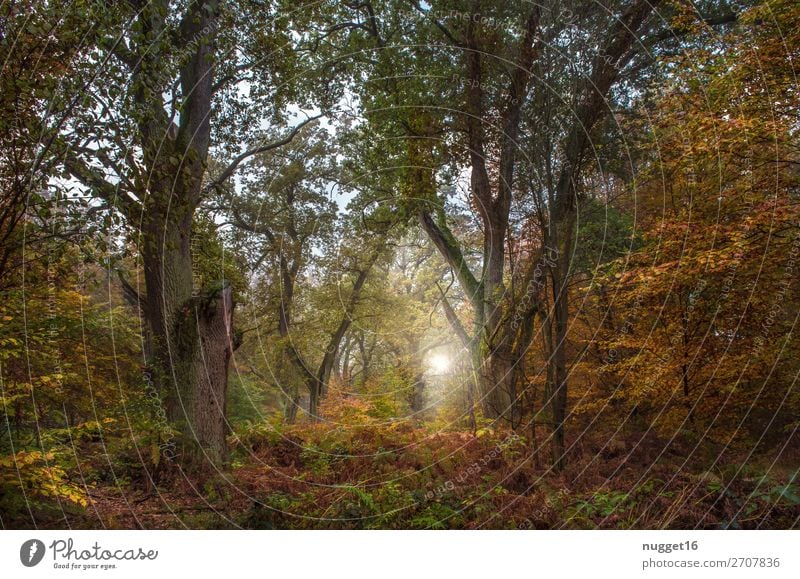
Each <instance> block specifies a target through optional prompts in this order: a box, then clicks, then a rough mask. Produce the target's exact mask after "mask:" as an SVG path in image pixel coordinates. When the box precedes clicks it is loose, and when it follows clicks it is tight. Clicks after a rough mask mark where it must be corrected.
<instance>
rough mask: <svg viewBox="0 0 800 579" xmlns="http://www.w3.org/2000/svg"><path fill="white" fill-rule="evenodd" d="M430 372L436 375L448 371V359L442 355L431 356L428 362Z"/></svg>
mask: <svg viewBox="0 0 800 579" xmlns="http://www.w3.org/2000/svg"><path fill="white" fill-rule="evenodd" d="M430 365H431V370H433V371H434V372H436V373H437V374H444V373H445V372H447V371H448V370H449V369H450V358H448V357H447V356H444V355H442V354H438V355H436V356H433V357H432V358H431V360H430Z"/></svg>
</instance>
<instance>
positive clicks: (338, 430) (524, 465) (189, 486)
mask: <svg viewBox="0 0 800 579" xmlns="http://www.w3.org/2000/svg"><path fill="white" fill-rule="evenodd" d="M349 410H352V408H350V409H349ZM341 412H342V408H341V407H340V408H339V409H338V414H337V416H336V418H337V420H336V421H328V422H326V421H323V422H320V423H307V422H306V423H298V424H296V425H291V426H287V427H284V428H282V429H281V430H280V431H279V430H277V429H273V428H271V427H267V426H264V427H260V428H255V429H251V430H250V431H249V432H248V433H247V435H243V436H240V437H238V438H237V439H235V440H234V441H233V442H234V446H235V448H234V451H233V459H232V464H231V468H230V469H229V470H228V471H227V472H224V473H219V474H217V475H216V476H214V477H211V478H209V479H208V480H207V481H206V482H205V483H204V484H203V485H202V487H197V486H196V485H195V484H194V483H193V482H192V481H191V480H190V479H188V478H183V479H181V478H180V477H178V479H177V480H173V482H171V483H170V484H165V485H159V486H158V487H157V488H155V487H151V488H152V490H150V491H149V492H145V491H143V490H141V489H143V488H144V487H145V486H146V485H145V481H144V479H143V480H136V479H135V478H134V479H130V480H126V481H125V482H124V483H118V484H98V485H95V486H93V487H92V488H91V489H90V492H89V494H90V500H89V504H88V506H87V507H86V509H85V510H83V511H82V512H79V513H74V514H70V515H68V516H67V521H66V522H67V523H68V524H69V526H70V527H73V528H87V527H89V528H98V527H100V528H103V527H106V528H179V529H180V528H255V529H284V528H316V529H318V528H323V529H386V528H411V529H450V528H459V529H460V528H469V529H482V528H493V529H494V528H499V529H557V528H580V529H584V528H681V529H685V528H710V529H715V528H793V527H796V526H797V525H798V517H800V497H799V496H798V494H800V490H798V486H800V485H798V482H800V477H798V466H799V465H800V449H798V448H797V447H796V446H797V445H795V447H794V448H792V449H791V450H788V451H787V450H786V449H787V448H791V446H786V447H784V450H783V452H780V453H777V452H773V453H772V454H770V453H767V452H763V453H759V454H758V455H757V458H756V457H754V456H748V454H747V453H741V452H738V453H737V452H736V451H735V450H726V451H722V452H720V451H719V450H716V451H715V452H712V451H710V450H708V448H703V447H699V446H697V445H696V444H693V443H690V442H688V441H685V440H679V439H672V440H664V439H660V438H658V437H657V436H655V435H653V434H652V433H651V434H647V435H642V434H638V435H632V434H627V435H626V437H625V438H624V439H619V438H614V439H611V440H609V437H605V438H602V437H600V436H597V437H596V438H591V437H585V436H584V437H581V438H580V439H573V440H572V441H571V450H570V454H569V460H568V462H567V466H566V468H565V469H564V470H563V471H562V472H555V471H553V470H552V469H550V468H549V467H548V462H549V461H548V460H547V457H546V456H544V453H545V451H547V453H548V457H549V448H548V447H547V445H546V444H544V445H542V447H541V448H542V454H543V456H542V457H541V458H540V460H539V461H538V464H537V461H536V460H534V459H533V458H532V457H531V443H530V440H529V439H528V438H526V437H525V436H524V434H523V433H521V432H519V433H513V432H511V431H510V430H492V429H488V428H486V429H481V430H478V431H477V432H474V433H473V432H471V431H452V430H442V429H433V428H431V426H430V425H421V424H413V423H411V422H409V421H391V420H390V421H386V420H378V419H370V418H368V417H367V418H365V415H363V414H358V413H352V412H351V413H350V414H349V418H350V420H349V422H348V424H349V425H348V426H347V427H346V428H345V427H343V426H337V425H336V424H337V423H338V424H342V422H341V419H342V418H343V417H342V416H341ZM344 412H345V414H347V413H348V409H347V408H345V411H344ZM354 421H355V424H354V423H353V422H354ZM527 434H530V433H527ZM538 437H539V438H540V440H543V439H545V438H546V433H545V432H544V430H542V431H541V432H540V433H539V436H538ZM778 455H779V456H780V460H779V461H778V460H775V456H778ZM59 526H62V527H63V526H64V521H63V520H62V521H61V525H59Z"/></svg>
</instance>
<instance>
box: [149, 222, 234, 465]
mask: <svg viewBox="0 0 800 579" xmlns="http://www.w3.org/2000/svg"><path fill="white" fill-rule="evenodd" d="M143 232H144V234H145V240H144V243H143V250H142V258H143V265H144V274H145V284H146V286H147V308H146V314H147V317H148V322H149V326H150V328H149V329H150V332H151V334H152V342H153V349H152V354H153V355H152V358H151V360H150V364H151V366H152V369H153V377H154V381H155V383H156V384H157V385H158V387H159V389H160V391H161V393H162V395H163V397H164V400H165V407H166V415H167V419H168V421H169V422H170V424H171V425H172V427H173V428H174V429H175V430H177V431H178V433H179V434H178V436H179V440H177V441H172V442H175V447H176V448H177V450H178V453H179V454H180V457H181V458H180V461H181V465H182V466H183V467H184V468H189V469H193V470H194V469H197V470H202V469H204V468H205V466H207V464H208V463H211V464H214V465H217V466H220V467H221V466H223V465H224V463H225V460H226V458H227V445H226V442H225V435H226V422H225V397H226V394H227V388H228V364H229V362H230V357H231V354H232V352H233V333H232V332H233V331H232V328H233V300H232V294H231V289H230V287H221V288H219V289H217V290H212V291H207V292H205V293H203V294H200V295H194V294H193V289H192V255H191V217H190V213H188V212H187V213H186V215H185V216H184V218H183V219H181V220H180V221H179V222H177V223H167V224H161V223H152V222H151V223H148V224H146V225H145V227H144V228H143ZM170 446H172V445H170Z"/></svg>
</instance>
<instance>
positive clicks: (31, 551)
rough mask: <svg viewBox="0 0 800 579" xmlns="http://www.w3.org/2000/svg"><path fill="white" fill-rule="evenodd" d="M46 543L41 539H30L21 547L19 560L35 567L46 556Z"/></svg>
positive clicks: (27, 565)
mask: <svg viewBox="0 0 800 579" xmlns="http://www.w3.org/2000/svg"><path fill="white" fill-rule="evenodd" d="M44 551H45V548H44V543H42V542H41V541H40V540H39V539H29V540H27V541H25V542H24V543H22V547H20V548H19V560H20V561H22V564H23V565H25V566H26V567H35V566H36V565H38V564H39V563H40V562H41V560H42V558H43V557H44Z"/></svg>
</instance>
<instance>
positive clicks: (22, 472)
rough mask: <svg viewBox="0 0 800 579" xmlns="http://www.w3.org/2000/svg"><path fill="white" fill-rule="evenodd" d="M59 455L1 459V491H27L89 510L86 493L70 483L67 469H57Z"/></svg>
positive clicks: (26, 453)
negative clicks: (20, 489)
mask: <svg viewBox="0 0 800 579" xmlns="http://www.w3.org/2000/svg"><path fill="white" fill-rule="evenodd" d="M55 463H57V460H56V457H55V454H54V453H52V452H42V451H39V450H31V451H29V450H21V451H19V452H17V453H16V454H13V455H6V456H0V467H2V469H3V470H2V471H0V491H3V492H5V488H4V487H12V488H16V489H18V488H20V487H21V488H24V489H25V492H26V493H29V494H32V495H38V496H40V497H45V498H54V499H57V500H60V499H63V500H66V501H69V502H71V503H73V504H75V505H79V506H81V507H85V506H87V505H88V500H87V496H86V493H85V491H84V490H83V489H82V488H80V487H79V486H77V485H75V484H73V483H72V482H70V481H69V480H68V479H67V474H66V472H65V471H64V469H63V468H62V467H60V466H57V465H56V464H55Z"/></svg>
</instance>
